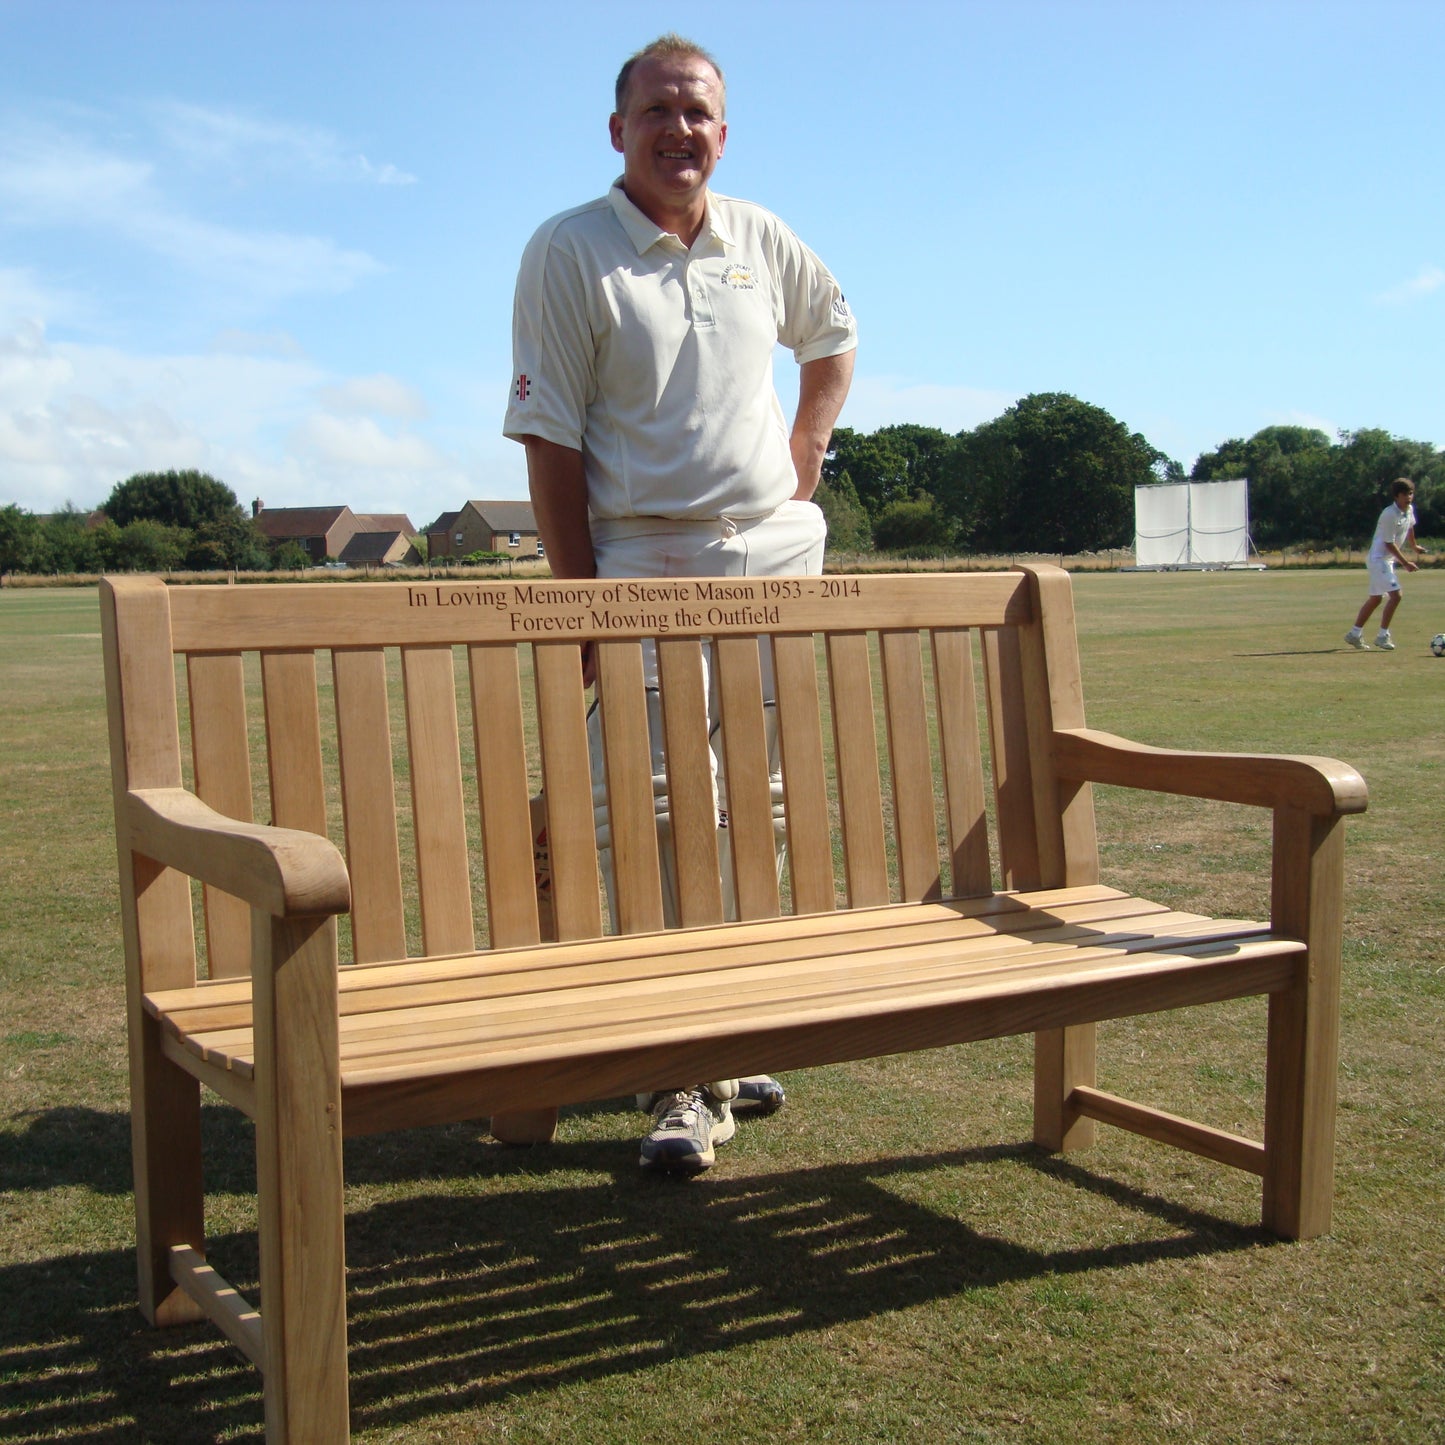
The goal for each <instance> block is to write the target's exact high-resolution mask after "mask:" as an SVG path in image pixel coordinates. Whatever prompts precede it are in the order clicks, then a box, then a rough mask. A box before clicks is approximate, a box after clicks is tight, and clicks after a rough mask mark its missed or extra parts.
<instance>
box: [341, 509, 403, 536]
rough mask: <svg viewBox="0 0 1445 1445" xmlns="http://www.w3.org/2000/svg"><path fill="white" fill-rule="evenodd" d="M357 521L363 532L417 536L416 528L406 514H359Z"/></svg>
mask: <svg viewBox="0 0 1445 1445" xmlns="http://www.w3.org/2000/svg"><path fill="white" fill-rule="evenodd" d="M356 520H357V523H358V524H359V526H360V528H361V530H362V531H363V532H405V533H406V535H407V537H408V538H411V537H414V536H416V528H415V527H413V526H412V524H411V518H410V517H408V516H407V515H406V513H405V512H358V513H357V514H356Z"/></svg>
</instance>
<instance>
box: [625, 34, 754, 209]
mask: <svg viewBox="0 0 1445 1445" xmlns="http://www.w3.org/2000/svg"><path fill="white" fill-rule="evenodd" d="M624 107H625V108H624V109H623V110H622V111H621V112H619V113H617V114H614V115H613V116H612V119H611V121H610V122H609V127H610V129H611V132H612V145H613V148H614V149H615V150H618V151H621V152H622V156H623V168H622V179H623V186H624V188H625V190H626V191H627V195H628V197H629V199H630V200H631V201H632V203H633V204H634V205H635V206H636V207H637V208H638V209H639V210H640V211H641V212H642V213H643V214H644V215H646V216H647V217H648V218H649V219H651V220H654V221H657V222H658V223H659V224H662V217H663V216H664V215H666V214H667V213H669V212H676V211H677V210H678V209H681V208H685V207H687V206H688V205H690V204H691V203H693V202H695V201H698V200H700V199H701V198H702V196H703V194H704V193H705V192H706V190H707V183H708V179H709V177H711V175H712V173H713V168H714V167H715V166H716V165H717V163H718V160H719V159H720V158H721V156H722V153H723V145H724V144H725V143H726V141H727V134H728V128H727V122H726V121H724V120H723V88H722V82H721V80H720V79H719V78H718V73H717V71H715V70H714V69H713V68H712V66H710V65H709V64H708V63H707V61H705V60H703V59H702V58H701V57H699V56H695V55H686V56H666V57H660V58H657V59H649V60H642V61H639V62H638V63H637V65H636V66H635V67H634V68H633V71H632V75H631V77H630V79H629V82H628V86H627V94H626V96H625V97H624Z"/></svg>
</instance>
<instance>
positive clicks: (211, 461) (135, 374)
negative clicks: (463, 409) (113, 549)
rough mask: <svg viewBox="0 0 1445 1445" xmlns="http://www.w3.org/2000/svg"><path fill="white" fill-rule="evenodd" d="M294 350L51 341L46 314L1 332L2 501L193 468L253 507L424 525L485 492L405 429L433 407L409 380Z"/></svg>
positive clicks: (98, 496) (89, 497)
mask: <svg viewBox="0 0 1445 1445" xmlns="http://www.w3.org/2000/svg"><path fill="white" fill-rule="evenodd" d="M287 349H289V350H290V352H291V354H277V353H276V352H275V351H274V350H273V351H271V352H270V353H263V352H257V351H253V352H249V353H247V352H243V351H238V350H213V351H210V352H203V353H197V354H173V355H160V356H154V355H152V356H145V355H138V354H135V353H131V352H127V351H123V350H120V349H118V348H111V347H104V346H87V345H79V344H75V343H71V342H52V341H50V340H49V339H48V337H47V336H46V333H45V329H44V327H43V325H42V324H41V323H40V322H38V321H25V322H21V323H15V324H12V325H11V326H9V327H8V328H5V329H3V330H0V505H4V504H6V503H9V502H15V503H18V504H19V505H20V506H22V507H24V508H26V509H27V510H29V511H34V512H49V511H53V510H55V509H56V508H57V507H59V506H60V505H61V504H62V503H64V502H66V501H73V502H74V503H76V505H78V506H83V507H89V506H95V505H97V504H98V503H100V502H101V501H103V500H104V498H105V497H106V495H107V494H108V493H109V492H110V490H111V488H112V487H114V485H115V484H116V483H117V482H118V481H121V480H123V479H124V478H126V477H128V476H131V475H133V474H135V473H136V472H142V471H164V470H167V469H169V468H176V469H183V468H187V467H196V468H198V469H200V470H202V471H207V472H210V473H211V474H212V475H213V476H216V477H218V478H220V479H221V480H222V481H224V482H225V483H226V484H227V485H228V486H230V487H231V488H232V490H233V491H235V493H236V494H237V496H238V497H240V498H241V500H242V501H243V502H244V501H249V500H250V499H251V498H252V497H255V496H260V497H263V498H264V499H265V500H266V501H267V502H268V503H269V504H270V505H271V506H306V505H319V504H323V503H332V502H336V503H340V502H346V503H348V504H349V505H351V506H353V507H356V508H358V509H360V510H364V511H387V512H390V511H406V512H408V513H417V514H418V515H417V516H414V517H413V520H414V521H417V522H418V523H419V524H420V523H421V522H423V521H429V520H430V519H431V517H432V516H434V515H436V513H438V512H440V511H442V510H444V509H445V508H446V507H447V506H459V505H460V504H461V502H462V501H463V500H465V498H466V497H468V496H471V495H473V494H475V493H476V487H475V485H474V484H473V483H472V482H471V481H470V480H469V476H470V471H471V469H470V468H469V467H468V466H467V465H466V464H464V462H463V461H461V460H460V459H458V458H457V457H456V456H454V455H450V454H448V453H447V452H446V451H444V450H443V449H441V448H439V447H438V446H436V445H435V444H434V443H433V442H432V441H430V440H428V439H427V438H426V437H425V436H423V435H421V434H420V433H419V432H417V431H415V430H410V429H408V428H407V426H406V425H398V424H397V417H398V411H400V412H401V413H403V416H402V420H403V422H405V421H407V420H409V419H410V418H411V417H413V416H418V415H419V416H424V415H425V414H426V412H427V407H426V403H425V401H424V399H423V398H422V397H421V396H420V394H419V393H418V392H416V391H415V390H414V389H412V388H410V387H409V386H407V384H406V383H405V382H403V381H400V380H397V379H394V378H378V377H345V376H338V375H334V374H331V373H328V372H326V371H324V370H323V369H321V368H320V367H318V366H316V365H315V363H313V362H311V361H309V360H308V359H306V358H305V357H303V356H299V355H297V354H295V352H294V348H283V352H284V350H287ZM367 397H370V398H371V399H372V402H373V403H374V412H368V411H367V410H366V408H365V407H364V406H363V401H364V399H365V398H367ZM333 402H343V403H344V406H343V407H340V408H338V407H335V406H333V404H332V403H333ZM423 512H425V513H426V514H427V516H426V517H425V518H422V517H421V516H420V514H421V513H423Z"/></svg>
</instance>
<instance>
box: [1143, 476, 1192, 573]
mask: <svg viewBox="0 0 1445 1445" xmlns="http://www.w3.org/2000/svg"><path fill="white" fill-rule="evenodd" d="M1188 561H1189V483H1188V482H1170V483H1167V484H1166V485H1164V486H1162V487H1135V488H1134V564H1135V566H1138V567H1182V566H1184V565H1185V564H1186V563H1187V562H1188Z"/></svg>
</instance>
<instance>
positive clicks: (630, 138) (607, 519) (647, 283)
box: [503, 35, 857, 1172]
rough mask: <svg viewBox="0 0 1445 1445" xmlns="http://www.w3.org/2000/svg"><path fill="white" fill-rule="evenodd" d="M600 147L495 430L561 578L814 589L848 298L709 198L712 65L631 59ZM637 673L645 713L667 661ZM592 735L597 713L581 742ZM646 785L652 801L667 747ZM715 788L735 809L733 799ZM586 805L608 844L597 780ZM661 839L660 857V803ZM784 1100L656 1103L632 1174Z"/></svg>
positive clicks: (679, 1093)
mask: <svg viewBox="0 0 1445 1445" xmlns="http://www.w3.org/2000/svg"><path fill="white" fill-rule="evenodd" d="M608 129H609V133H610V136H611V141H612V146H613V149H614V150H616V151H618V152H620V153H621V155H622V158H623V169H622V175H621V176H620V177H619V178H618V180H617V181H615V182H614V183H613V186H612V188H611V190H610V191H609V192H608V194H607V195H605V196H603V197H601V198H600V199H598V200H595V201H592V202H589V203H588V204H587V205H584V206H579V207H577V208H576V209H575V210H571V211H566V212H564V213H563V214H562V215H560V216H554V217H553V218H552V219H551V220H549V221H547V222H546V223H545V224H544V225H543V226H542V227H541V229H540V230H538V232H537V233H536V235H535V236H533V238H532V240H531V242H530V243H529V244H528V246H527V249H526V251H525V253H524V255H523V257H522V265H521V270H520V273H519V275H518V278H517V294H516V304H515V310H514V314H513V323H512V345H513V378H512V395H511V401H510V403H509V405H508V408H507V416H506V422H505V424H504V428H503V429H504V431H505V433H506V435H508V436H510V437H512V438H514V439H515V440H517V441H520V442H522V443H523V444H524V445H525V447H526V449H527V474H528V481H529V485H530V490H531V495H532V503H533V507H534V509H535V511H536V515H537V527H538V531H539V533H540V535H541V539H542V541H543V543H544V544H545V547H546V552H547V558H548V560H549V562H550V563H551V567H552V571H553V573H554V575H556V576H558V577H717V576H764V575H775V576H776V575H786V574H797V573H817V572H819V571H821V569H822V562H823V546H824V541H825V538H826V527H825V525H824V522H823V516H822V513H821V512H820V511H819V510H818V508H817V507H816V506H815V505H814V504H813V502H812V501H811V500H810V499H811V498H812V495H813V492H814V490H815V489H816V487H817V485H818V477H819V471H820V468H821V466H822V462H823V455H824V453H825V452H826V450H827V447H828V442H829V439H830V437H831V435H832V431H833V426H834V423H835V422H836V421H837V419H838V414H839V412H840V410H841V409H842V406H843V402H844V399H845V398H846V397H847V394H848V386H849V383H850V381H851V379H852V374H853V354H854V348H855V346H856V344H857V333H856V329H855V327H854V322H853V317H852V314H851V313H850V312H849V310H848V306H847V303H846V302H845V301H844V299H843V293H842V291H841V290H840V289H839V287H838V284H837V282H836V281H834V279H833V277H832V275H831V274H830V273H829V272H828V270H827V268H826V267H825V266H824V265H823V264H822V262H821V261H819V259H818V258H817V256H815V255H814V254H813V252H812V251H810V250H809V249H808V248H807V247H806V246H805V245H803V243H802V242H801V241H800V240H799V239H798V238H797V236H795V235H794V234H793V232H792V231H791V230H789V229H788V227H787V226H786V225H784V224H783V222H782V221H780V220H779V219H778V218H777V217H776V216H774V215H772V214H771V213H770V212H768V211H766V210H764V209H763V208H762V207H761V206H757V205H753V204H751V203H750V202H746V201H738V200H733V199H730V198H728V197H726V196H721V195H718V194H716V193H714V192H713V191H712V190H710V188H709V182H710V181H711V178H712V174H713V171H714V169H715V167H716V166H717V164H718V162H719V161H720V160H721V159H722V156H723V151H724V148H725V146H726V144H727V134H728V128H727V94H726V89H725V86H724V81H723V74H722V70H721V69H720V68H719V66H718V64H717V62H716V61H715V60H713V58H712V57H711V56H710V55H708V54H707V52H706V51H704V50H702V49H701V48H700V47H698V46H696V45H694V44H692V43H691V42H690V41H687V40H684V39H682V38H681V37H680V36H676V35H665V36H663V37H662V38H661V39H659V40H655V41H654V42H653V43H652V44H651V45H648V46H646V47H645V48H644V49H642V50H640V51H639V52H638V53H637V54H636V55H634V56H633V57H632V58H631V59H630V60H628V61H627V63H626V64H625V65H624V66H623V67H622V70H621V72H620V73H619V74H618V77H617V90H616V110H615V111H614V112H613V114H612V116H611V117H610V119H609V122H608ZM779 342H781V343H782V344H783V345H785V346H787V347H789V348H790V349H791V350H792V352H793V355H794V357H795V358H796V360H797V362H798V364H799V391H798V408H797V412H796V415H795V416H794V418H793V421H792V424H791V426H790V425H789V424H788V422H787V420H786V419H785V417H784V415H783V411H782V407H781V405H780V404H779V402H778V397H777V392H776V390H775V388H774V384H773V354H774V350H775V348H776V347H777V345H778V343H779ZM647 666H648V682H649V686H650V687H651V688H652V689H653V693H652V702H653V703H654V704H655V702H656V691H655V690H656V664H655V660H653V659H651V658H650V659H649V661H648V664H647ZM654 710H655V709H654ZM598 721H599V720H598V716H597V709H596V707H594V708H593V713H592V716H591V718H590V720H589V726H591V727H592V728H594V729H595V728H596V727H597V726H598ZM593 756H594V760H595V759H596V758H597V756H598V755H597V751H596V749H594V752H593ZM653 763H654V767H653V771H654V786H655V787H656V788H657V789H658V793H659V799H661V798H662V797H663V794H664V792H665V785H666V779H665V763H664V760H663V757H662V751H661V740H660V736H659V731H658V729H657V727H656V726H655V725H654V730H653ZM718 788H719V796H720V800H721V801H722V803H723V804H724V805H725V801H726V780H725V779H724V778H721V777H719V780H718ZM777 795H778V796H780V790H779V791H778V794H777ZM594 797H596V799H597V821H598V834H599V843H603V842H604V840H605V837H606V801H605V791H604V790H603V788H602V786H601V779H600V777H599V778H595V779H594ZM658 826H659V833H660V835H661V841H663V842H664V843H666V841H667V836H668V832H669V820H668V818H667V815H666V810H665V803H663V804H662V806H661V807H660V809H659V818H658ZM778 831H779V837H780V839H781V835H782V822H781V816H779V820H778ZM663 851H664V854H665V853H666V848H664V850H663ZM721 852H722V854H723V861H724V865H725V866H726V862H727V849H726V848H725V847H724V848H723V849H722V850H721ZM605 863H606V854H605V849H604V866H605ZM668 921H669V922H675V921H676V919H675V911H672V912H670V913H669V920H668ZM782 1098H783V1093H782V1090H781V1088H780V1087H779V1086H778V1085H777V1084H776V1082H775V1081H774V1080H772V1079H770V1078H765V1077H759V1078H754V1079H748V1080H743V1081H741V1082H739V1081H738V1080H724V1081H717V1082H714V1083H711V1084H701V1085H697V1086H692V1087H684V1088H677V1089H668V1090H665V1091H662V1092H661V1093H659V1094H657V1095H654V1096H652V1098H651V1099H650V1100H649V1101H648V1103H649V1106H650V1107H651V1110H652V1113H653V1125H654V1127H653V1129H652V1131H651V1132H650V1133H649V1134H648V1136H647V1138H646V1139H644V1141H643V1144H642V1163H643V1165H644V1166H646V1167H650V1168H661V1169H670V1170H678V1171H683V1172H696V1171H697V1170H699V1169H705V1168H707V1167H708V1166H709V1165H710V1164H711V1163H712V1162H713V1147H714V1145H716V1144H719V1143H722V1142H724V1141H725V1140H726V1139H729V1138H731V1137H732V1133H733V1121H732V1107H731V1105H732V1101H733V1100H738V1101H739V1102H752V1103H754V1104H757V1105H760V1106H761V1107H762V1108H763V1109H764V1110H768V1111H771V1110H772V1109H775V1108H777V1107H778V1106H779V1105H780V1104H781V1102H782Z"/></svg>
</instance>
